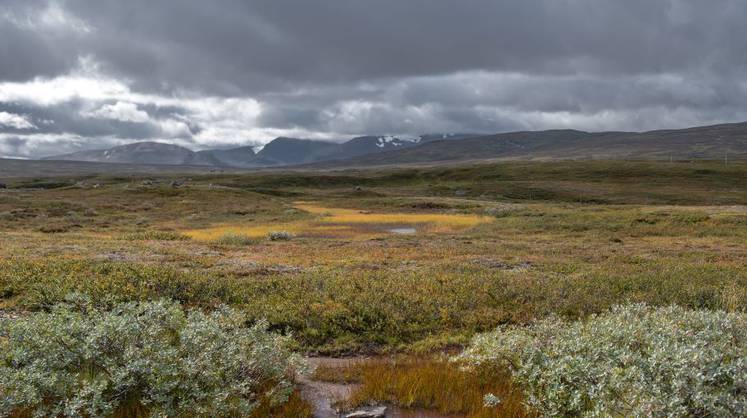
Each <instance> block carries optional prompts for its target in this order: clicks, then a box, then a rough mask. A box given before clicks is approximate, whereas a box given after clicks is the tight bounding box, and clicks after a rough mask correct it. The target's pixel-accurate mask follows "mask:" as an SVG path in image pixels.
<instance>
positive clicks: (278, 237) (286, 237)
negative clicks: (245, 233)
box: [267, 231, 293, 241]
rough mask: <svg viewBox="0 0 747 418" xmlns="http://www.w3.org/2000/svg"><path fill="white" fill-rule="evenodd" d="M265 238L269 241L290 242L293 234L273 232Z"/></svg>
mask: <svg viewBox="0 0 747 418" xmlns="http://www.w3.org/2000/svg"><path fill="white" fill-rule="evenodd" d="M267 238H268V239H269V240H270V241H290V240H291V239H292V238H293V234H291V233H290V232H287V231H273V232H270V233H269V234H267Z"/></svg>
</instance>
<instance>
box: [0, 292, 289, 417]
mask: <svg viewBox="0 0 747 418" xmlns="http://www.w3.org/2000/svg"><path fill="white" fill-rule="evenodd" d="M0 336H2V338H0V353H1V354H0V416H8V415H11V414H14V413H19V412H21V411H23V412H25V413H31V414H33V415H34V416H71V417H72V416H88V417H103V416H112V415H118V416H130V413H131V411H143V410H145V411H147V414H150V415H151V416H238V415H241V416H246V415H249V413H250V412H251V411H252V409H253V408H255V407H257V406H258V405H259V404H263V403H266V402H268V401H269V402H271V403H275V404H278V403H282V402H285V401H286V400H287V399H288V396H289V395H290V393H291V392H292V389H293V386H292V381H291V378H292V373H293V372H294V371H295V370H296V369H297V368H298V367H300V366H301V363H300V360H299V357H297V356H296V355H295V354H293V353H292V352H291V351H290V349H289V344H290V340H289V339H288V338H287V337H281V336H278V335H275V334H273V333H270V332H268V330H267V324H266V323H265V322H259V323H257V324H255V325H251V326H247V325H246V321H245V318H244V317H243V316H242V315H240V314H238V313H236V312H234V311H232V310H231V309H229V308H226V307H223V308H221V309H218V310H216V311H214V312H212V313H203V312H202V311H199V310H184V309H182V307H181V306H180V305H179V304H178V303H174V302H168V301H158V302H147V303H139V304H138V303H125V304H119V305H116V306H115V307H114V308H113V309H112V310H100V309H96V308H94V307H93V305H91V303H90V302H89V301H88V300H87V299H83V298H82V297H79V296H76V297H73V298H69V299H68V302H67V303H63V304H59V305H56V306H55V307H54V308H52V310H51V311H50V312H40V313H35V314H31V315H29V316H24V317H21V318H19V319H15V320H5V321H4V322H0ZM128 411H129V412H130V413H128ZM141 415H142V414H141Z"/></svg>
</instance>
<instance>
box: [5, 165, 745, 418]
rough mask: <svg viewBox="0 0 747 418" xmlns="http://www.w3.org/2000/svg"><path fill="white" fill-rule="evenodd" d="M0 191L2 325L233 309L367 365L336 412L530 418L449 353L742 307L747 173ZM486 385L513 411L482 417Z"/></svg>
mask: <svg viewBox="0 0 747 418" xmlns="http://www.w3.org/2000/svg"><path fill="white" fill-rule="evenodd" d="M175 181H176V182H177V183H174V182H175ZM5 182H6V183H8V186H9V188H8V189H5V190H0V248H2V253H0V315H6V316H7V315H23V313H24V312H28V311H34V310H40V309H45V308H46V307H48V306H50V305H51V304H53V303H55V302H58V301H60V300H62V299H63V298H64V297H65V295H66V294H68V293H70V292H73V291H77V292H83V293H87V294H89V295H91V297H92V298H93V299H94V300H96V301H97V302H99V303H101V304H111V303H114V302H117V301H123V300H144V299H157V298H171V299H175V300H178V301H181V302H182V303H183V304H185V305H190V306H200V307H206V308H207V307H213V306H217V305H219V304H229V305H231V306H233V307H236V308H238V309H242V310H244V311H245V312H247V313H248V314H249V316H250V317H251V318H256V319H259V318H266V319H267V320H268V321H269V322H270V324H271V327H272V329H273V330H276V331H279V332H284V333H285V332H288V333H291V334H292V335H293V336H294V338H295V340H296V341H297V343H298V350H301V351H303V352H305V353H307V354H308V355H309V356H316V357H318V356H324V357H326V358H329V357H335V358H338V357H350V356H354V357H356V358H359V357H361V356H364V357H371V356H373V357H374V360H370V361H365V362H360V363H356V364H352V365H351V364H342V365H341V366H340V365H339V364H337V366H340V367H332V366H330V365H329V363H324V364H321V366H320V368H319V369H318V370H317V372H316V374H315V375H314V376H312V377H311V379H313V380H314V381H316V382H323V383H326V384H330V385H345V387H349V388H352V389H351V391H350V393H349V394H348V395H349V396H347V398H348V399H346V400H344V402H343V403H345V402H347V404H346V405H345V406H347V407H353V406H357V405H364V404H367V403H372V402H373V403H386V404H389V405H399V406H400V407H402V408H404V409H408V408H410V409H414V410H418V411H421V412H419V413H420V414H421V415H423V416H424V415H425V412H422V411H425V410H427V411H431V412H429V413H433V414H436V415H433V416H472V417H477V416H524V412H523V411H522V409H521V407H520V403H521V393H520V390H518V389H516V388H513V387H512V386H511V383H510V379H508V378H507V377H506V376H482V375H469V374H463V373H464V372H462V371H460V370H458V368H456V367H455V366H453V365H449V364H448V363H443V362H442V360H441V357H442V353H444V352H454V351H458V350H459V349H460V348H461V347H463V346H464V345H465V344H466V343H467V342H468V341H469V339H470V337H471V336H472V335H474V334H475V333H477V332H482V331H487V330H490V329H493V328H494V327H496V326H497V325H500V324H525V323H527V322H529V321H531V320H533V319H535V318H541V317H545V316H547V315H550V314H558V315H561V316H565V317H569V318H578V317H585V316H587V315H589V314H592V313H597V312H602V311H604V310H606V309H608V308H609V307H610V306H612V305H615V304H619V303H626V302H647V303H649V304H652V305H669V304H678V305H682V306H685V307H692V308H709V309H721V310H728V311H744V310H746V309H747V267H746V266H747V246H746V244H747V165H744V164H741V165H740V164H738V163H737V164H733V165H729V166H723V165H721V164H717V163H702V162H701V163H694V164H693V163H649V162H563V163H561V162H555V163H550V162H547V163H518V162H514V163H501V164H488V165H482V166H457V167H447V168H417V169H415V168H412V169H397V170H395V169H391V170H384V169H381V170H370V171H361V172H327V173H319V172H316V173H305V172H277V173H256V174H222V175H216V174H201V175H182V176H177V175H170V176H160V177H143V176H138V175H127V176H119V177H117V176H87V177H85V178H68V177H59V178H54V179H33V178H18V179H10V180H7V181H5ZM273 232H288V233H289V234H288V236H287V237H284V239H277V240H270V239H268V238H267V237H268V234H270V233H273ZM332 363H334V362H332ZM333 365H334V364H333ZM487 389H490V390H493V391H496V392H500V393H501V394H503V398H504V399H509V400H510V401H507V402H505V403H504V404H503V405H502V406H501V407H500V408H498V409H494V410H485V409H481V408H479V405H480V404H481V402H482V394H483V393H485V392H487V391H488V390H487ZM455 394H456V395H455ZM467 394H469V396H467ZM455 397H458V398H459V399H463V400H464V401H463V403H459V402H455V401H454V399H456V398H455ZM448 405H451V406H450V407H447V406H448ZM416 416H417V415H416Z"/></svg>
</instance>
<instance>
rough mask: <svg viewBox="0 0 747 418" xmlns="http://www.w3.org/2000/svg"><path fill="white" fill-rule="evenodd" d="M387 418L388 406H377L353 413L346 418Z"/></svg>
mask: <svg viewBox="0 0 747 418" xmlns="http://www.w3.org/2000/svg"><path fill="white" fill-rule="evenodd" d="M384 417H386V406H377V407H373V408H363V409H359V410H357V411H353V412H351V413H349V414H347V415H345V418H384Z"/></svg>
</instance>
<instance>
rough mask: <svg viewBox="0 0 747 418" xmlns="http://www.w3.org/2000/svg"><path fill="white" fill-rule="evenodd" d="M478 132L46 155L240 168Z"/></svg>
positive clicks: (136, 146)
mask: <svg viewBox="0 0 747 418" xmlns="http://www.w3.org/2000/svg"><path fill="white" fill-rule="evenodd" d="M473 136H475V134H431V135H422V136H419V137H413V138H409V137H407V138H406V137H396V136H362V137H357V138H353V139H351V140H349V141H347V142H342V143H336V142H328V141H319V140H310V139H298V138H284V137H281V138H276V139H274V140H272V141H270V142H269V143H268V144H266V145H265V146H264V147H262V149H261V150H260V151H259V152H256V153H255V152H254V147H251V146H243V147H238V148H231V149H213V150H204V151H192V150H190V149H188V148H185V147H181V146H178V145H173V144H165V143H160V142H151V141H144V142H136V143H132V144H127V145H119V146H116V147H112V148H108V149H101V150H87V151H79V152H74V153H71V154H64V155H55V156H51V157H45V158H43V159H44V160H59V161H86V162H99V163H101V162H109V163H127V164H161V165H207V166H224V167H236V168H255V167H276V166H288V165H299V164H311V163H316V162H321V161H333V160H344V159H348V158H353V157H358V156H363V155H370V154H377V153H383V152H387V151H394V150H401V149H406V148H412V147H415V146H418V145H421V144H424V143H426V142H430V141H435V140H445V139H448V140H454V139H463V138H467V137H473Z"/></svg>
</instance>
